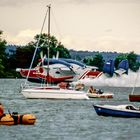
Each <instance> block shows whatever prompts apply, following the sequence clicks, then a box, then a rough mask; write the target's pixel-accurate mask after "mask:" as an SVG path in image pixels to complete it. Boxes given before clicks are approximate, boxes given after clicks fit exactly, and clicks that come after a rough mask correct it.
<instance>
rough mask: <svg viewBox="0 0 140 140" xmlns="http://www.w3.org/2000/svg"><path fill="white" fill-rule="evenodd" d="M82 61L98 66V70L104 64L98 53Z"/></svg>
mask: <svg viewBox="0 0 140 140" xmlns="http://www.w3.org/2000/svg"><path fill="white" fill-rule="evenodd" d="M84 63H86V64H87V65H90V66H96V67H98V68H99V70H101V71H102V69H103V65H104V59H103V56H102V55H101V54H100V53H97V54H96V55H95V56H94V57H92V58H85V59H84Z"/></svg>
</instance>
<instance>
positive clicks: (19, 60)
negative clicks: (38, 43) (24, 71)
mask: <svg viewBox="0 0 140 140" xmlns="http://www.w3.org/2000/svg"><path fill="white" fill-rule="evenodd" d="M34 50H35V48H34V47H33V46H24V47H17V50H16V60H14V58H13V61H16V62H15V63H16V67H18V68H29V67H30V64H31V60H32V57H33V54H34ZM13 63H14V62H13Z"/></svg>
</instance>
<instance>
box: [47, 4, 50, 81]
mask: <svg viewBox="0 0 140 140" xmlns="http://www.w3.org/2000/svg"><path fill="white" fill-rule="evenodd" d="M47 7H48V64H47V65H48V70H47V77H48V78H47V81H49V57H50V55H49V54H50V10H51V5H48V6H47Z"/></svg>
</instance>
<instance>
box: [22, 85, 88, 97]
mask: <svg viewBox="0 0 140 140" xmlns="http://www.w3.org/2000/svg"><path fill="white" fill-rule="evenodd" d="M21 93H22V94H23V95H24V96H25V97H26V98H30V99H89V98H88V96H87V93H86V92H84V91H77V90H73V89H61V88H59V87H55V88H54V87H52V86H50V87H34V88H27V89H23V90H22V91H21Z"/></svg>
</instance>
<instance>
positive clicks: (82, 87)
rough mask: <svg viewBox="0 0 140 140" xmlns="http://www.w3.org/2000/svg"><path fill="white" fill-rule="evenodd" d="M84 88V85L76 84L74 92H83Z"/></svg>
mask: <svg viewBox="0 0 140 140" xmlns="http://www.w3.org/2000/svg"><path fill="white" fill-rule="evenodd" d="M84 87H85V85H84V84H82V83H78V84H77V85H76V86H75V90H83V89H84Z"/></svg>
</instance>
